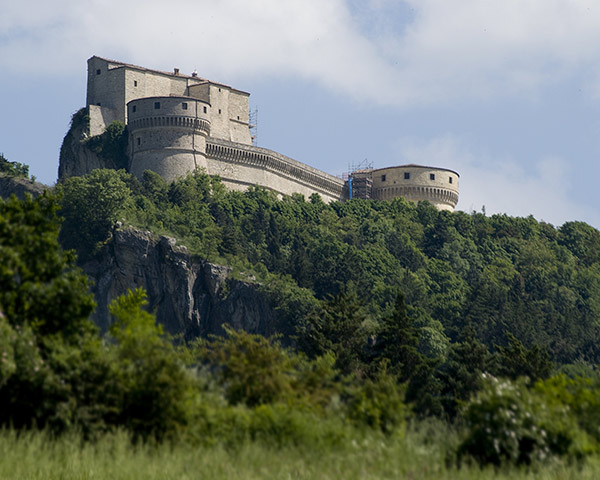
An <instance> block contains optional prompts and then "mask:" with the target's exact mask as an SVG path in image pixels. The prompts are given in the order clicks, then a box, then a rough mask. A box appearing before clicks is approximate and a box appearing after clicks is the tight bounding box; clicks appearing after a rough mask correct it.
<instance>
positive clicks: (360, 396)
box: [348, 370, 408, 434]
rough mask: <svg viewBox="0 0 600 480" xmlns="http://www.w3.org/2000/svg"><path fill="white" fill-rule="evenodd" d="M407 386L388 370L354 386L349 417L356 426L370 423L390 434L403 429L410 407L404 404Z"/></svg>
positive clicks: (349, 400) (370, 425)
mask: <svg viewBox="0 0 600 480" xmlns="http://www.w3.org/2000/svg"><path fill="white" fill-rule="evenodd" d="M404 390H405V388H404V386H403V385H399V384H398V381H397V378H396V377H395V376H393V375H390V374H389V373H387V372H386V371H385V370H383V371H381V372H380V373H378V374H377V376H376V377H375V379H373V380H371V379H367V380H365V381H364V382H363V383H362V385H359V386H353V387H351V394H350V397H349V398H348V417H349V418H350V419H351V420H352V421H353V422H354V424H356V425H357V426H365V425H366V426H368V427H370V428H374V429H376V430H381V431H382V432H383V433H386V434H390V433H392V432H394V431H398V430H402V429H403V428H404V426H405V419H406V416H407V414H408V409H407V408H406V405H405V404H404Z"/></svg>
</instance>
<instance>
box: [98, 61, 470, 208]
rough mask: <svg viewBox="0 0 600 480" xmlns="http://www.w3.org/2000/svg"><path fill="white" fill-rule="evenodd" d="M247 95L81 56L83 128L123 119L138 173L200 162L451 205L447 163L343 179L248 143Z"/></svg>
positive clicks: (239, 173)
mask: <svg viewBox="0 0 600 480" xmlns="http://www.w3.org/2000/svg"><path fill="white" fill-rule="evenodd" d="M249 96H250V94H249V93H247V92H244V91H242V90H238V89H235V88H233V87H231V86H229V85H226V84H223V83H218V82H213V81H211V80H207V79H205V78H201V77H198V75H197V74H196V73H195V72H194V73H192V74H191V75H185V74H182V73H180V71H179V69H174V70H173V71H172V72H165V71H160V70H152V69H148V68H144V67H139V66H136V65H131V64H128V63H122V62H117V61H114V60H108V59H105V58H101V57H97V56H93V57H91V58H90V59H88V82H87V101H86V106H87V111H88V116H89V135H90V136H95V135H100V134H102V133H103V132H104V131H105V129H106V127H107V126H108V125H109V124H110V123H112V122H114V121H119V122H122V123H124V124H126V125H127V127H128V134H129V139H128V157H129V171H130V172H131V173H133V174H134V175H136V176H138V177H141V176H142V175H143V173H144V171H145V170H152V171H154V172H156V173H158V174H159V175H161V176H162V177H163V178H164V179H165V180H166V181H173V180H175V179H176V178H178V177H181V176H184V175H186V174H188V173H189V172H191V171H193V170H194V169H196V168H202V169H204V170H205V171H206V172H207V173H208V174H209V175H218V176H219V177H220V178H221V179H222V181H223V183H224V184H225V185H226V186H227V187H228V188H231V189H236V190H242V189H246V188H248V187H249V186H252V185H258V186H262V187H265V188H268V189H270V190H273V191H275V192H277V193H278V194H281V195H291V194H293V193H300V194H302V195H304V196H305V197H309V196H310V195H312V194H314V193H318V194H319V195H320V196H321V197H322V199H323V200H324V201H325V202H331V201H338V200H346V199H348V198H357V197H358V198H373V199H382V200H384V199H391V198H395V197H399V196H402V197H405V198H407V199H408V200H411V201H419V200H428V201H430V202H431V203H433V204H434V205H435V206H436V207H437V208H439V209H443V210H453V209H454V207H455V205H456V203H457V201H458V178H459V175H458V173H456V172H453V171H452V170H447V169H443V168H434V167H425V166H419V165H403V166H396V167H387V168H380V169H366V170H361V171H356V172H353V173H351V175H350V178H349V180H348V182H344V181H343V180H341V179H339V178H337V177H335V176H333V175H330V174H328V173H325V172H323V171H320V170H318V169H316V168H313V167H310V166H308V165H306V164H304V163H301V162H298V161H296V160H293V159H291V158H289V157H286V156H285V155H282V154H280V153H277V152H274V151H272V150H269V149H266V148H261V147H257V146H255V145H253V142H252V137H251V134H250V122H249V118H250V116H249V101H248V100H249Z"/></svg>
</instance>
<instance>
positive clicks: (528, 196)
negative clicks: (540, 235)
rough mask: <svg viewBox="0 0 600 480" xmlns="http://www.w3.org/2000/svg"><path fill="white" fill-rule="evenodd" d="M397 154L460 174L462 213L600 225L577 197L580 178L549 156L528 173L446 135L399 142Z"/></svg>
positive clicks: (507, 160)
mask: <svg viewBox="0 0 600 480" xmlns="http://www.w3.org/2000/svg"><path fill="white" fill-rule="evenodd" d="M397 151H398V155H399V156H400V157H401V158H403V160H404V162H405V163H417V164H421V165H435V166H438V167H446V168H450V169H452V170H456V171H458V173H459V174H460V184H459V185H460V200H459V203H458V206H457V209H458V210H463V211H466V212H471V211H481V209H482V207H485V210H486V212H487V214H494V213H506V214H508V215H511V216H529V215H533V216H534V217H535V218H537V219H538V220H544V221H546V222H549V223H552V224H553V225H557V226H559V225H561V224H562V223H564V222H566V221H569V220H575V219H576V218H574V212H577V213H578V215H579V217H578V218H577V219H580V220H584V221H587V222H589V223H590V224H592V225H596V226H597V225H600V217H599V216H598V214H597V212H596V211H594V209H592V208H590V206H589V205H588V204H587V203H581V202H580V201H579V200H577V199H576V198H575V197H574V195H573V193H574V192H573V186H574V185H575V181H574V180H575V179H573V178H572V177H571V175H572V174H575V175H576V173H572V171H571V169H569V166H568V164H567V162H566V161H565V160H564V159H561V158H559V157H544V158H541V159H539V160H537V161H536V162H535V163H534V165H533V168H531V166H530V168H528V169H526V168H524V167H523V166H522V165H520V164H519V163H518V162H517V161H516V160H515V159H513V158H510V157H501V156H497V155H490V154H489V153H486V152H477V151H474V149H472V148H470V147H469V146H468V145H466V144H465V142H463V141H461V139H459V138H456V137H453V136H450V135H448V136H444V137H439V138H435V139H432V140H430V141H429V142H421V143H417V142H414V141H412V140H410V139H400V140H399V141H398V143H397Z"/></svg>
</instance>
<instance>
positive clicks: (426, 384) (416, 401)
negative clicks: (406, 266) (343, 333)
mask: <svg viewBox="0 0 600 480" xmlns="http://www.w3.org/2000/svg"><path fill="white" fill-rule="evenodd" d="M418 346H419V329H418V328H417V327H415V326H414V322H413V320H412V318H411V317H410V316H409V315H408V310H407V307H406V304H405V303H404V294H403V293H402V292H400V293H399V294H398V296H397V298H396V304H395V308H394V310H393V312H392V314H391V315H389V316H387V317H384V318H383V320H382V321H381V323H380V326H379V329H378V331H377V337H376V343H375V346H374V349H373V358H372V361H373V362H374V364H375V365H377V364H379V365H383V366H384V367H385V368H389V371H390V373H392V374H394V375H396V376H397V378H398V381H399V382H400V383H406V384H407V387H406V401H407V403H411V404H413V409H414V410H415V412H417V413H419V414H420V415H430V414H439V413H440V409H441V405H440V404H439V400H438V398H437V397H438V395H439V384H438V381H437V379H436V378H435V377H434V375H433V373H434V367H435V364H436V360H435V359H428V358H426V357H425V356H424V355H422V354H421V353H419V350H418Z"/></svg>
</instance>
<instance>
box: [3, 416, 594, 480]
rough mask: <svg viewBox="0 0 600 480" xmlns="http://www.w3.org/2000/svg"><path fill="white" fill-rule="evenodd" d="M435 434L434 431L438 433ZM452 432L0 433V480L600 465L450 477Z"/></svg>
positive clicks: (570, 472) (585, 475)
mask: <svg viewBox="0 0 600 480" xmlns="http://www.w3.org/2000/svg"><path fill="white" fill-rule="evenodd" d="M438 427H439V428H438ZM452 441H453V439H452V434H451V432H448V431H447V430H444V427H442V426H440V425H434V426H429V427H420V428H419V429H409V431H408V432H407V433H406V435H405V436H404V437H400V436H397V437H391V438H390V437H384V436H380V435H374V434H366V435H360V434H358V433H357V435H356V436H355V438H354V439H353V440H349V441H348V442H347V443H344V444H343V445H341V446H338V447H331V448H328V449H316V448H312V447H310V446H305V447H294V448H287V447H282V448H274V447H269V446H267V445H265V444H262V443H260V442H254V443H246V444H244V445H241V446H239V447H236V448H225V447H223V446H212V447H209V448H201V447H196V446H192V445H189V444H184V443H179V444H175V445H166V444H163V445H160V446H157V445H137V446H135V445H132V444H131V442H130V439H129V438H128V436H127V435H126V434H124V433H115V434H111V435H107V436H105V437H103V438H101V439H99V440H98V441H97V442H94V443H85V442H82V441H81V440H80V438H79V437H77V436H75V435H71V436H63V437H60V438H58V439H52V438H51V437H49V436H48V435H46V434H44V433H40V432H25V433H23V432H20V433H16V432H15V431H11V430H4V431H2V432H0V478H1V479H11V480H12V479H32V480H37V479H40V480H42V479H44V480H48V479H61V480H71V479H73V480H75V479H77V480H82V479H83V480H86V479H94V480H95V479H111V480H117V479H144V480H151V479H157V480H158V479H160V480H166V479H177V480H186V479H211V480H219V479H227V480H237V479H240V480H242V479H243V480H252V479H269V480H271V479H286V480H288V479H332V480H333V479H336V480H337V479H344V480H353V479H356V480H359V479H360V480H365V479H399V478H400V479H415V480H416V479H425V480H427V479H435V480H443V479H484V480H485V479H561V480H563V479H573V480H575V479H578V480H580V479H584V480H585V479H597V478H600V459H599V458H592V459H590V460H589V461H588V462H587V463H586V464H584V465H566V464H561V463H552V464H548V465H544V466H542V467H539V468H538V469H537V470H535V471H526V470H523V469H510V470H499V471H495V470H493V469H485V470H481V469H479V468H478V467H476V466H463V467H462V468H461V469H457V468H456V467H454V466H447V465H446V462H445V458H446V454H447V451H448V444H451V443H452Z"/></svg>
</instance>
